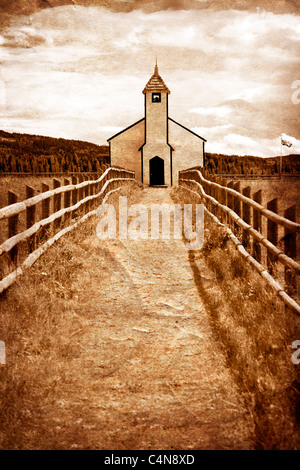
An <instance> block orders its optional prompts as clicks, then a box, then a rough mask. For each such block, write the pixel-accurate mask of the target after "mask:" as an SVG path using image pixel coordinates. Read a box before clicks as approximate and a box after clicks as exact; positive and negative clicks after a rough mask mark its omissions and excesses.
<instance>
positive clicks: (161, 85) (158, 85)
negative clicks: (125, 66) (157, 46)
mask: <svg viewBox="0 0 300 470" xmlns="http://www.w3.org/2000/svg"><path fill="white" fill-rule="evenodd" d="M148 91H152V92H156V91H157V92H160V91H164V92H166V93H170V90H169V88H168V87H167V85H166V84H165V82H164V81H163V79H162V78H161V76H160V75H159V74H158V66H157V64H156V65H155V67H154V74H153V75H152V77H151V78H150V80H149V81H148V83H147V85H146V86H145V88H144V89H143V93H147V92H148Z"/></svg>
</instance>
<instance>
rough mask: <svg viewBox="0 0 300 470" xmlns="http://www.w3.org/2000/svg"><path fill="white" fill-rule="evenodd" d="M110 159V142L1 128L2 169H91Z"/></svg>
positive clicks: (23, 170)
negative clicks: (103, 143)
mask: <svg viewBox="0 0 300 470" xmlns="http://www.w3.org/2000/svg"><path fill="white" fill-rule="evenodd" d="M107 163H109V147H108V146H107V145H100V146H99V145H96V144H92V143H89V142H82V141H79V140H67V139H55V138H53V137H43V136H38V135H29V134H17V133H9V132H4V131H1V130H0V172H11V173H49V172H54V173H56V172H67V171H68V172H91V171H100V169H101V166H102V165H103V164H107Z"/></svg>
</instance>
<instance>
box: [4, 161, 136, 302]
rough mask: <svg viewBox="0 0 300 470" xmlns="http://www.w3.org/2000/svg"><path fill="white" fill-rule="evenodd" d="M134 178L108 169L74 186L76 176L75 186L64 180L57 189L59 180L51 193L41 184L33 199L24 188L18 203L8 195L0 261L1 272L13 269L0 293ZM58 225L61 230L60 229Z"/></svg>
mask: <svg viewBox="0 0 300 470" xmlns="http://www.w3.org/2000/svg"><path fill="white" fill-rule="evenodd" d="M134 176H135V174H134V172H133V171H130V170H125V169H121V168H114V167H110V168H107V169H106V170H105V171H104V173H103V174H102V175H101V176H100V177H99V178H98V179H95V180H90V181H83V182H81V183H79V184H77V177H74V176H73V177H72V182H73V183H75V184H69V183H70V181H69V180H67V179H65V180H64V183H65V185H64V186H60V184H61V182H60V181H58V180H54V182H53V187H54V189H52V190H49V186H47V185H45V184H43V190H44V192H43V193H41V194H39V195H37V196H33V193H34V190H33V188H30V187H29V186H27V192H26V194H27V196H29V197H28V198H27V199H25V200H24V201H21V202H17V196H16V195H15V194H14V193H12V192H9V196H8V200H9V202H11V204H9V205H8V206H6V207H3V208H2V209H0V221H1V223H2V224H3V223H4V222H5V221H7V225H8V239H6V240H5V241H4V242H3V243H2V244H1V245H0V260H1V265H2V266H1V267H2V268H3V267H4V271H5V268H7V269H8V266H9V265H11V266H13V267H14V268H15V269H14V270H13V272H11V273H9V274H7V275H6V276H5V277H4V278H2V280H1V281H0V293H2V292H3V291H5V290H6V289H7V288H8V287H9V286H10V285H11V284H12V283H13V282H14V281H15V280H16V279H17V277H18V276H20V275H21V274H22V273H23V271H24V269H26V268H28V267H29V266H32V264H33V263H34V262H35V261H36V260H37V259H38V258H39V257H40V256H41V255H42V254H43V253H45V251H46V250H47V249H48V248H49V247H50V246H51V245H53V243H55V242H56V241H57V240H59V239H60V238H61V237H62V236H63V235H65V234H66V233H68V232H70V231H71V230H73V229H74V228H76V227H77V226H78V225H79V224H81V223H82V222H84V221H85V220H87V219H88V218H89V217H90V216H92V215H96V212H97V207H98V206H99V204H100V203H103V202H105V200H106V199H107V197H108V196H109V195H110V194H111V193H113V192H115V191H118V190H119V189H121V186H122V184H123V183H124V182H127V181H133V180H135V178H134ZM50 200H52V204H51V207H52V211H51V210H50ZM37 205H39V206H41V214H42V217H41V220H39V221H36V207H37ZM62 205H63V207H62ZM24 212H25V216H26V221H25V222H26V224H25V225H26V229H25V230H21V231H19V230H18V227H19V215H20V214H22V213H24ZM83 214H84V215H83ZM62 225H64V226H65V227H64V228H62ZM24 245H25V250H24ZM20 246H21V247H22V246H23V252H24V251H25V254H26V255H25V256H26V258H25V259H24V260H23V261H22V263H20V260H19V258H20V251H21V250H19V247H20ZM22 254H24V253H22ZM5 256H6V258H5V259H3V257H5ZM23 258H24V256H23ZM2 271H3V269H2Z"/></svg>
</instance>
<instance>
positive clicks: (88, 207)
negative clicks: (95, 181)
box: [84, 184, 91, 214]
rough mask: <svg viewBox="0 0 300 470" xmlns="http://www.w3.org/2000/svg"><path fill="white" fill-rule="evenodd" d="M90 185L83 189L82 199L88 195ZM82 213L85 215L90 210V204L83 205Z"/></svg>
mask: <svg viewBox="0 0 300 470" xmlns="http://www.w3.org/2000/svg"><path fill="white" fill-rule="evenodd" d="M90 186H91V185H90V184H88V185H87V186H86V187H85V188H84V197H88V196H89V195H90ZM84 206H85V207H84V212H85V214H87V213H88V212H89V210H90V202H89V201H88V202H86V203H85V205H84Z"/></svg>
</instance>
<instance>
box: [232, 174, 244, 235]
mask: <svg viewBox="0 0 300 470" xmlns="http://www.w3.org/2000/svg"><path fill="white" fill-rule="evenodd" d="M233 189H234V190H235V191H238V192H239V193H240V192H241V182H240V181H237V182H236V183H234V184H233ZM241 206H242V204H241V200H240V198H239V197H238V196H234V197H233V210H234V212H235V213H236V214H237V215H238V216H240V217H241V212H242V211H241ZM234 233H235V235H236V236H238V235H239V233H240V227H239V226H238V224H237V223H235V224H234Z"/></svg>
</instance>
